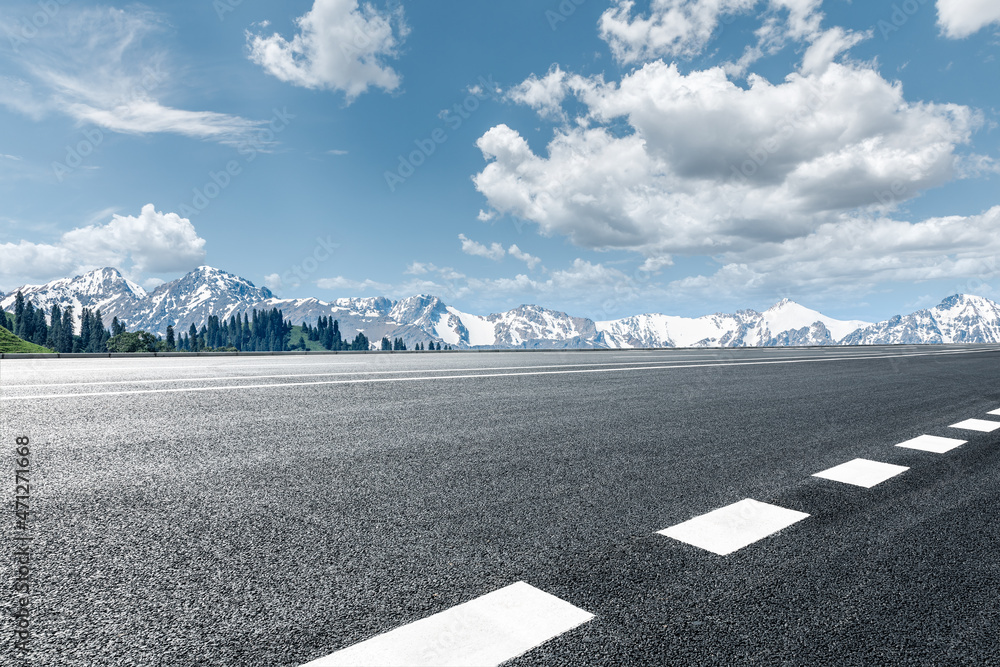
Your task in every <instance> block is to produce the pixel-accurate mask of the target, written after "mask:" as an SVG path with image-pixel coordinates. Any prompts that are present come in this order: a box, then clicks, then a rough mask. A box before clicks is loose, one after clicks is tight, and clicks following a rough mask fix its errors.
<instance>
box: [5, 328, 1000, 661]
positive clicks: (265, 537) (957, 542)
mask: <svg viewBox="0 0 1000 667" xmlns="http://www.w3.org/2000/svg"><path fill="white" fill-rule="evenodd" d="M998 408H1000V348H997V347H987V346H978V347H900V348H848V349H831V348H826V349H816V350H803V349H770V350H722V351H711V350H678V351H635V352H614V351H610V352H544V353H541V352H533V353H507V352H505V353H489V354H483V353H480V354H476V353H442V354H429V353H425V354H407V355H364V356H316V357H235V358H171V359H162V358H157V359H86V360H76V359H59V360H7V359H5V360H3V361H0V419H2V433H3V438H2V442H3V448H4V449H5V450H7V449H9V450H10V453H11V454H13V448H14V438H15V437H16V436H28V437H29V438H30V441H31V447H32V464H31V465H32V473H31V501H30V502H31V506H32V509H33V515H32V517H31V522H30V529H29V530H30V532H31V534H32V536H33V537H34V541H33V542H32V544H31V549H32V560H31V577H32V590H31V629H32V633H33V634H32V637H31V639H30V643H29V647H30V653H29V654H28V659H27V660H25V661H20V658H18V657H17V654H16V653H15V651H14V647H13V634H12V633H13V629H14V624H13V621H12V620H11V618H10V614H5V618H4V623H5V625H3V626H2V628H3V633H4V634H3V636H2V637H0V662H2V661H3V658H2V656H15V658H16V659H15V660H13V661H12V662H10V663H6V662H4V663H3V664H5V665H6V664H11V665H21V664H25V665H31V666H32V667H37V666H41V665H53V666H59V667H63V666H66V667H70V666H76V665H81V666H82V665H269V666H271V665H300V664H302V663H305V662H308V661H310V660H314V659H316V658H320V657H322V656H325V655H327V654H330V653H333V652H335V651H338V650H340V649H343V648H345V647H349V646H352V645H354V644H357V643H358V642H361V641H363V640H366V639H368V638H370V637H373V636H376V635H380V634H381V633H385V632H387V631H390V630H392V629H394V628H398V627H400V626H404V625H406V624H409V623H411V622H413V621H416V620H418V619H422V618H425V617H429V616H431V615H433V614H436V613H438V612H441V611H444V610H446V609H449V608H452V607H454V606H455V605H458V604H461V603H465V602H468V601H470V600H474V599H476V598H478V597H479V596H482V595H484V594H487V593H490V592H491V591H495V590H497V589H500V588H503V587H505V586H508V585H510V584H513V583H515V582H520V581H523V582H527V583H528V584H530V585H531V586H534V587H536V588H538V589H540V590H542V591H545V592H547V593H550V594H552V595H554V596H556V597H558V598H559V599H561V600H563V601H566V602H568V603H570V604H572V605H574V606H576V607H578V608H580V609H582V610H585V611H587V612H589V613H591V614H593V615H594V618H593V620H590V621H589V622H586V623H584V624H582V625H579V626H578V627H576V628H575V629H572V630H570V631H568V632H565V633H562V634H560V635H558V636H556V637H554V638H553V639H551V640H550V641H547V642H546V643H544V644H542V645H541V646H539V647H537V648H534V649H533V650H531V651H529V652H528V653H526V654H524V655H522V656H520V657H518V658H515V659H513V660H512V661H511V662H510V663H509V664H510V665H612V664H613V665H619V664H621V665H649V664H677V665H827V664H829V665H875V664H879V665H882V664H885V665H888V664H892V665H896V664H899V665H904V664H905V665H963V664H967V665H1000V640H998V637H1000V594H998V591H1000V518H998V510H1000V431H994V432H992V433H980V432H973V431H967V430H958V429H954V428H951V427H950V425H952V424H955V423H956V422H959V421H962V420H965V419H969V418H978V419H987V420H989V419H993V420H997V421H1000V416H993V417H991V416H990V415H989V414H988V413H989V412H990V411H993V410H996V409H998ZM922 434H929V435H938V436H947V437H952V438H961V439H965V440H967V441H968V442H967V443H966V444H964V445H962V446H961V447H958V448H957V449H954V450H952V451H950V452H947V453H945V454H934V453H930V452H924V451H917V450H911V449H903V448H899V447H894V446H893V445H895V444H898V443H900V442H903V441H905V440H908V439H910V438H914V437H916V436H919V435H922ZM854 458H866V459H871V460H875V461H880V462H885V463H892V464H897V465H901V466H907V467H909V470H907V471H906V472H905V473H903V474H901V475H899V476H897V477H893V478H892V479H889V480H887V481H885V482H883V483H881V484H879V485H877V486H874V487H873V488H862V487H858V486H853V485H849V484H843V483H839V482H835V481H831V480H827V479H821V478H817V477H813V476H812V475H813V474H814V473H816V472H819V471H822V470H825V469H827V468H830V467H833V466H836V465H838V464H841V463H844V462H846V461H849V460H851V459H854ZM2 460H3V461H4V464H3V466H4V469H5V472H4V473H3V477H2V478H3V479H4V480H5V481H4V483H3V488H2V493H3V494H4V498H3V506H4V507H5V508H8V510H7V511H5V513H4V516H3V517H2V519H0V522H2V526H0V531H2V532H0V535H2V536H3V543H4V545H5V547H6V546H7V545H13V544H14V538H15V537H16V536H18V535H22V534H23V533H21V532H18V531H17V530H16V529H15V524H14V517H13V514H12V512H11V511H10V509H12V507H13V496H14V494H15V489H14V479H13V463H12V456H11V455H9V454H8V453H6V452H4V453H3V456H2ZM745 498H753V499H756V500H758V501H762V502H766V503H770V504H774V505H777V506H780V507H783V508H788V509H792V510H796V511H799V512H804V513H808V514H809V515H810V516H809V518H807V519H805V520H803V521H800V522H798V523H796V524H794V525H792V526H789V527H788V528H786V529H784V530H782V531H780V532H778V533H776V534H773V535H771V536H769V537H766V538H764V539H762V540H760V541H758V542H755V543H753V544H750V545H749V546H746V547H744V548H742V549H740V550H738V551H736V552H734V553H731V554H729V555H726V556H719V555H716V554H713V553H710V552H708V551H705V550H702V549H700V548H697V547H695V546H692V545H689V544H685V543H683V542H681V541H678V540H675V539H672V538H670V537H665V536H663V535H660V534H657V531H659V530H662V529H665V528H668V527H670V526H674V525H676V524H679V523H681V522H684V521H687V520H689V519H691V518H692V517H696V516H699V515H702V514H705V513H707V512H711V511H713V510H716V509H718V508H721V507H724V506H727V505H730V504H732V503H736V502H737V501H740V500H743V499H745ZM13 548H14V547H13V546H11V547H10V548H5V551H8V552H12V551H13ZM3 562H4V563H10V562H11V561H10V557H9V556H6V555H5V556H4V559H3ZM3 568H4V569H3V575H2V576H3V577H4V579H3V580H2V581H3V582H4V591H5V593H4V596H5V599H4V600H2V604H3V605H5V608H12V607H11V606H10V605H11V604H13V599H14V598H13V596H12V594H11V593H10V591H11V586H12V584H13V580H14V578H15V576H16V570H15V569H14V567H13V566H10V565H4V566H3Z"/></svg>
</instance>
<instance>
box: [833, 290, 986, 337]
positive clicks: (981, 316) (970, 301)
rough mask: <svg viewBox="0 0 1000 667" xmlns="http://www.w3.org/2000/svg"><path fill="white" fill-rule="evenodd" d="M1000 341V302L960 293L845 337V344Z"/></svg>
mask: <svg viewBox="0 0 1000 667" xmlns="http://www.w3.org/2000/svg"><path fill="white" fill-rule="evenodd" d="M927 343H1000V305H998V304H996V303H994V302H993V301H990V300H989V299H986V298H984V297H981V296H971V295H967V294H956V295H954V296H950V297H948V298H947V299H945V300H944V301H942V302H941V303H940V304H938V305H937V306H935V307H934V308H925V309H924V310H918V311H917V312H915V313H911V314H909V315H905V316H903V315H897V316H895V317H893V318H892V319H889V320H886V321H885V322H879V323H878V324H873V325H871V326H869V327H865V328H864V329H860V330H858V331H855V332H853V333H851V334H850V335H849V336H845V337H844V339H843V340H841V345H894V344H927Z"/></svg>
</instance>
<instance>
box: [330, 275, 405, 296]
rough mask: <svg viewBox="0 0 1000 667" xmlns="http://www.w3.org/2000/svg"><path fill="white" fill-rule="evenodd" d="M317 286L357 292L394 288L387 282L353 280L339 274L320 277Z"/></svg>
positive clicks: (384, 291)
mask: <svg viewBox="0 0 1000 667" xmlns="http://www.w3.org/2000/svg"><path fill="white" fill-rule="evenodd" d="M316 286H317V287H319V288H320V289H330V290H351V291H355V292H371V291H375V292H378V293H380V294H384V293H388V292H389V291H391V290H392V286H391V285H388V284H386V283H380V282H376V281H374V280H360V281H358V280H351V279H350V278H345V277H344V276H337V277H335V278H320V279H319V280H317V281H316Z"/></svg>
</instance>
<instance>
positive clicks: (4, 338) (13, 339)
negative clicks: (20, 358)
mask: <svg viewBox="0 0 1000 667" xmlns="http://www.w3.org/2000/svg"><path fill="white" fill-rule="evenodd" d="M0 352H52V350H50V349H48V348H47V347H42V346H41V345H35V344H34V343H29V342H28V341H26V340H21V339H20V338H18V337H17V336H15V335H14V334H12V333H11V332H9V331H7V330H6V329H4V328H2V327H0Z"/></svg>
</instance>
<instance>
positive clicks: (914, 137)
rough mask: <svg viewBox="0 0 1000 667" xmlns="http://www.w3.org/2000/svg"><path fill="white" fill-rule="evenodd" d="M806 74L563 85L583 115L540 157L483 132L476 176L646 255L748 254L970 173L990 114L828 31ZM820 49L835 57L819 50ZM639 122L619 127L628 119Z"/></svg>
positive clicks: (497, 203)
mask: <svg viewBox="0 0 1000 667" xmlns="http://www.w3.org/2000/svg"><path fill="white" fill-rule="evenodd" d="M825 39H826V40H827V41H824V40H822V39H821V40H820V41H819V42H817V44H819V46H817V47H816V50H815V51H812V52H811V54H810V53H807V55H808V56H809V67H808V70H807V71H802V72H793V73H792V74H790V75H789V76H788V77H786V79H785V80H784V81H782V82H780V83H777V84H772V83H770V82H769V81H767V80H765V79H764V78H762V77H759V76H751V77H749V79H748V84H749V85H748V87H747V88H742V87H739V86H737V85H735V84H733V83H732V82H731V81H730V80H729V79H728V77H727V76H726V73H725V71H724V70H723V69H722V68H721V67H715V68H711V69H707V70H701V71H692V72H690V73H688V74H683V73H681V72H680V71H679V69H678V68H677V66H676V65H673V64H669V65H668V64H666V63H664V62H662V61H656V62H652V63H647V64H646V65H644V66H643V67H641V68H639V69H637V70H634V71H633V72H631V73H629V74H627V75H625V76H624V77H623V78H622V80H621V81H620V82H618V83H615V82H605V81H604V80H603V79H601V78H600V77H595V78H590V79H580V78H579V77H578V78H577V80H576V81H575V82H574V83H573V85H572V87H570V84H569V83H564V86H566V89H567V90H568V91H570V92H572V94H573V95H574V96H575V97H576V98H577V99H579V101H580V102H582V103H583V105H584V106H585V107H586V109H587V111H586V116H585V118H584V122H580V123H578V124H577V125H576V126H572V127H562V128H560V129H557V130H556V131H555V135H554V137H553V139H552V141H551V142H550V143H549V145H548V147H547V154H544V155H543V154H536V153H534V152H533V151H532V149H531V148H530V147H529V146H528V143H527V142H526V141H525V139H524V138H523V137H522V136H521V135H520V134H519V133H518V132H517V131H515V130H513V129H511V128H510V127H508V126H506V125H498V126H496V127H494V128H492V129H491V130H489V131H488V132H486V134H484V135H483V136H482V137H480V139H479V141H478V146H479V148H480V149H481V150H482V152H483V155H484V157H485V158H486V160H487V161H488V162H489V164H487V165H486V167H485V168H484V169H483V171H482V172H480V173H479V174H477V175H476V176H475V177H474V182H475V185H476V187H477V189H478V190H479V191H480V192H481V193H482V194H483V195H485V197H486V198H487V201H488V203H489V204H490V207H491V211H494V212H497V213H502V214H509V215H513V216H516V217H518V218H521V219H524V220H529V221H532V222H534V223H536V224H537V225H538V226H539V229H540V231H541V232H542V233H543V234H560V235H565V236H567V237H569V238H570V240H572V241H573V242H574V243H576V244H578V245H580V246H583V247H587V248H592V249H612V248H618V249H630V250H635V251H638V252H641V253H642V254H644V255H645V256H647V257H657V256H662V255H668V254H671V253H689V254H694V253H709V254H717V253H721V252H727V251H734V250H739V249H741V248H747V247H751V246H753V245H756V244H759V243H762V242H781V241H783V240H786V239H792V238H797V237H801V236H805V235H808V234H809V233H811V232H813V231H814V230H815V229H816V228H817V226H818V225H821V224H825V223H831V222H835V221H837V220H839V219H841V217H842V216H844V215H845V214H847V213H849V212H852V211H857V210H866V209H886V210H891V209H892V208H893V207H895V206H897V205H898V204H899V203H900V202H902V201H904V200H906V199H909V198H911V197H914V196H916V195H917V194H919V193H920V192H921V191H923V190H925V189H927V188H931V187H934V186H936V185H940V184H942V183H945V182H947V181H948V180H950V179H952V178H955V177H956V176H959V175H961V173H962V165H963V161H966V160H971V161H972V162H973V163H976V164H980V163H981V162H982V160H986V162H987V163H988V164H992V161H991V160H989V159H988V158H982V157H981V156H971V157H967V156H961V155H960V153H959V150H958V149H959V148H960V147H961V146H962V145H963V144H966V143H968V142H969V141H970V138H971V135H972V133H973V132H974V131H975V130H976V129H977V128H978V127H979V126H980V124H981V123H982V119H981V117H980V115H979V114H977V113H976V112H975V111H973V110H972V109H969V108H968V107H964V106H960V105H954V104H930V103H922V102H909V101H907V100H906V99H905V98H904V96H903V90H902V87H901V85H900V84H898V83H894V82H890V81H887V80H885V79H883V78H882V77H881V76H880V75H879V74H878V72H876V71H875V70H874V69H872V68H871V67H867V66H860V65H856V64H843V63H836V62H831V59H832V57H833V55H831V54H836V53H839V52H841V51H842V50H843V48H845V46H844V45H845V44H848V43H850V42H851V41H852V40H854V39H855V36H851V35H848V34H847V33H842V32H831V33H828V35H827V37H826V38H825ZM820 54H822V55H820ZM623 121H624V123H626V124H627V126H628V127H629V128H630V131H626V132H621V130H620V127H616V124H618V125H619V126H620V125H621V124H622V122H623Z"/></svg>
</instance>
